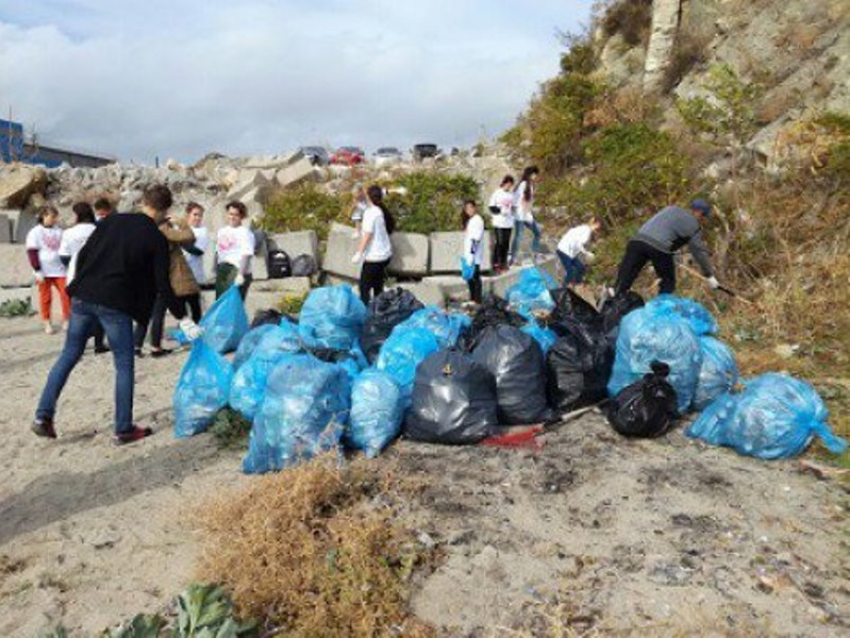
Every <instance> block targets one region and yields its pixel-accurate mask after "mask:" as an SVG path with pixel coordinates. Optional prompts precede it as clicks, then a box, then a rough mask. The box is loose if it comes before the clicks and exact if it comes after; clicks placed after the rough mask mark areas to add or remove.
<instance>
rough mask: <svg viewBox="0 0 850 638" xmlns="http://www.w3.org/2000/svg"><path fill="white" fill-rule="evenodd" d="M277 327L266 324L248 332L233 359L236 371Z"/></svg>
mask: <svg viewBox="0 0 850 638" xmlns="http://www.w3.org/2000/svg"><path fill="white" fill-rule="evenodd" d="M276 327H277V326H275V325H273V324H269V323H265V324H262V325H260V326H257V327H256V328H252V329H251V330H249V331H248V334H246V335H245V336H244V337H242V341H240V342H239V347H238V348H236V354H235V355H234V357H233V368H234V370H238V369H239V368H240V367H241V366H242V364H243V363H245V362H246V361H247V360H248V359H249V358H250V356H251V353H252V352H254V348H256V347H257V344H258V343H260V339H262V338H263V337H264V336H266V334H267V333H268V332H269V331H270V330H274V329H275V328H276Z"/></svg>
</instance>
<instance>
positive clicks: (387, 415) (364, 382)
mask: <svg viewBox="0 0 850 638" xmlns="http://www.w3.org/2000/svg"><path fill="white" fill-rule="evenodd" d="M403 417H404V397H403V396H402V392H401V388H399V386H398V384H397V383H396V382H395V381H394V380H393V378H392V377H391V376H390V375H389V374H388V373H386V372H383V371H381V370H376V369H375V368H370V369H368V370H364V371H363V373H362V374H360V375H359V376H358V377H357V379H355V381H354V385H353V386H352V389H351V417H350V419H349V423H348V428H347V429H346V431H345V435H344V441H345V444H346V445H347V446H348V447H350V448H352V449H355V450H363V452H365V454H366V456H367V457H369V458H374V457H376V456H378V455H379V454H380V453H381V451H382V450H383V449H384V448H385V447H387V446H388V445H389V444H390V443H392V442H393V440H394V439H395V438H396V437H397V436H398V435H399V433H400V432H401V422H402V419H403Z"/></svg>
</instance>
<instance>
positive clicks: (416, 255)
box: [389, 232, 431, 276]
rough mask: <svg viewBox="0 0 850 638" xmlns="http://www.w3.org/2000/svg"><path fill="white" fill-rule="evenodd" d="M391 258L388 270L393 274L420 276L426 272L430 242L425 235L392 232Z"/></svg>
mask: <svg viewBox="0 0 850 638" xmlns="http://www.w3.org/2000/svg"><path fill="white" fill-rule="evenodd" d="M390 240H391V241H392V245H393V258H392V260H391V261H390V266H389V272H390V274H393V275H404V276H422V275H427V274H428V261H429V254H430V248H431V246H430V242H429V241H428V236H427V235H419V234H417V233H398V232H397V233H393V234H392V236H391V237H390Z"/></svg>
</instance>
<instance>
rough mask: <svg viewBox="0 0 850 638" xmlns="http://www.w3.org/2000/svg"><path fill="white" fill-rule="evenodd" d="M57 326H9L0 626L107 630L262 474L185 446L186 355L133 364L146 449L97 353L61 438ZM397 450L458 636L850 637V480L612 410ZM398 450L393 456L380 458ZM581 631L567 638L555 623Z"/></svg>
mask: <svg viewBox="0 0 850 638" xmlns="http://www.w3.org/2000/svg"><path fill="white" fill-rule="evenodd" d="M61 343H62V337H61V335H58V336H53V337H46V336H45V335H43V334H41V332H40V329H39V326H38V324H37V323H35V322H34V321H33V320H32V319H29V320H27V319H12V320H8V319H3V320H0V361H2V365H0V380H2V382H3V388H4V392H3V393H2V397H0V432H2V434H3V445H2V446H0V636H4V637H5V636H27V637H31V636H35V635H37V634H38V633H39V632H40V631H42V630H44V629H46V628H49V627H52V626H55V625H56V624H57V623H59V622H61V623H63V624H64V625H65V627H66V628H68V629H69V630H70V633H71V635H72V636H77V635H79V636H90V635H95V634H96V633H97V632H99V631H100V630H102V629H103V628H105V627H106V626H108V625H110V624H111V623H115V622H117V621H119V620H121V619H124V618H128V617H131V616H132V615H134V614H135V613H137V612H139V611H153V610H157V609H160V608H162V607H163V606H164V605H165V604H166V603H167V601H168V599H169V598H170V597H171V596H173V595H174V594H175V593H177V592H179V591H180V590H181V589H182V587H183V586H184V585H185V584H186V583H187V582H189V581H190V580H191V579H192V571H193V559H194V556H195V552H196V544H195V539H194V536H193V533H192V531H191V525H190V523H189V521H188V520H187V516H186V515H187V513H188V512H189V511H190V510H191V508H193V507H194V505H195V504H197V503H198V502H199V501H200V500H201V499H203V497H204V496H205V495H208V494H212V493H214V492H216V491H218V490H220V489H222V488H226V487H229V486H234V485H240V484H244V483H246V482H247V481H248V480H250V479H249V478H247V477H244V476H243V475H241V474H240V473H239V456H240V455H239V453H236V452H229V451H225V452H222V451H219V450H218V449H217V448H216V446H215V445H214V444H213V442H212V441H211V439H210V437H209V436H208V435H202V436H199V437H195V438H194V439H191V440H187V441H177V440H175V439H174V438H173V436H172V434H171V432H170V425H171V417H170V404H171V392H172V389H173V387H174V384H175V382H176V379H177V376H178V373H179V369H180V366H181V365H182V362H183V360H184V359H185V355H184V354H177V355H172V356H171V357H168V358H165V359H160V360H153V359H150V358H145V359H143V360H141V361H140V362H139V363H138V366H137V382H138V385H137V395H136V415H137V421H139V422H140V423H143V424H147V425H153V426H154V427H155V428H158V429H159V432H158V433H157V434H156V436H154V437H152V438H151V439H148V440H146V441H144V442H142V443H139V444H136V445H132V446H127V447H123V448H116V447H114V446H113V445H112V440H111V427H110V423H111V413H112V362H111V359H110V358H109V356H108V355H106V356H102V355H101V356H94V355H92V354H90V353H89V354H87V355H86V356H85V357H84V360H83V361H82V362H81V364H80V365H79V366H78V368H77V370H75V373H74V375H73V376H72V377H71V380H70V382H69V384H68V387H67V388H66V391H65V393H64V395H63V400H62V402H61V404H60V412H59V414H58V418H57V425H58V429H59V431H60V438H59V439H58V440H57V441H55V442H52V441H45V440H42V439H38V438H36V437H35V436H34V435H32V434H31V433H30V432H29V430H28V425H29V421H30V418H31V416H32V411H33V409H34V406H35V402H36V400H37V397H38V393H39V391H40V389H41V385H42V383H43V382H44V379H45V378H46V375H47V372H48V370H49V367H50V365H51V364H52V362H53V360H54V358H55V356H56V354H57V353H58V350H59V349H60V347H61ZM385 458H386V459H389V460H390V461H392V462H397V463H398V467H399V469H400V471H402V472H404V473H406V474H409V475H411V476H414V477H418V478H420V479H421V482H422V484H423V486H424V487H423V488H422V489H421V490H420V491H418V492H416V493H415V494H414V495H413V496H411V498H410V501H409V502H408V503H407V505H406V506H405V509H406V522H407V524H409V525H410V526H411V527H412V528H413V529H414V530H416V533H417V535H418V536H419V538H420V542H422V543H425V544H435V545H436V546H437V547H438V549H439V551H440V553H441V554H442V555H443V556H444V560H443V562H442V563H441V564H440V566H439V567H438V568H437V569H436V571H435V572H433V573H432V574H427V575H422V576H421V577H420V578H419V581H418V583H417V592H416V594H415V596H414V610H415V611H416V613H417V614H418V615H419V616H420V617H422V618H423V619H424V620H426V621H429V622H431V623H433V624H434V625H435V626H437V627H438V628H440V629H441V633H442V634H444V635H450V636H488V635H534V636H537V635H547V629H548V628H549V627H551V626H553V625H554V626H556V627H558V628H560V629H561V630H564V631H566V630H567V629H572V630H574V631H575V632H577V633H578V634H581V633H584V632H598V633H600V634H603V635H607V634H620V635H625V634H630V633H631V634H641V635H671V634H672V635H688V634H694V635H706V634H715V635H760V634H761V635H775V634H778V635H793V636H835V635H842V634H843V635H846V634H847V631H848V629H849V628H850V589H848V587H850V586H848V579H847V576H848V574H849V573H850V555H849V554H850V553H849V552H848V551H847V549H848V548H847V543H848V535H847V533H848V531H847V513H848V501H850V499H848V494H847V491H846V490H845V489H844V488H843V487H842V486H841V484H837V483H834V482H828V481H819V480H817V479H816V478H814V477H812V476H810V475H804V474H801V473H800V472H799V470H798V466H797V464H796V463H794V462H782V463H770V464H769V463H764V462H760V461H755V460H752V459H746V458H741V457H738V456H736V455H735V454H734V453H732V452H729V451H726V450H716V449H708V448H704V447H702V446H700V445H697V444H694V443H692V442H690V441H688V440H686V439H685V438H684V437H683V436H682V435H681V434H680V433H678V432H674V433H672V434H671V435H669V436H668V437H666V438H664V439H661V440H657V441H637V442H630V441H625V440H623V439H621V438H619V437H618V436H617V435H616V434H614V433H613V432H612V431H611V430H610V429H609V428H608V427H607V426H606V425H605V423H604V421H602V419H601V418H600V417H598V416H593V415H591V416H588V417H585V418H583V419H581V420H579V421H576V422H574V423H571V424H568V425H566V426H564V427H563V428H562V429H560V430H558V431H556V432H553V433H551V434H547V435H546V436H545V437H544V438H543V446H542V448H541V449H539V450H506V449H492V448H482V447H472V448H442V447H435V446H426V445H416V444H412V443H410V442H401V443H400V444H398V445H396V446H395V447H394V448H393V450H392V451H390V452H389V453H388V454H387V456H386V457H385ZM378 462H387V461H378ZM555 635H563V634H555Z"/></svg>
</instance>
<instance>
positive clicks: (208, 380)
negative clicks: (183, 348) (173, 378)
mask: <svg viewBox="0 0 850 638" xmlns="http://www.w3.org/2000/svg"><path fill="white" fill-rule="evenodd" d="M232 380H233V366H232V365H230V361H228V360H227V359H225V358H224V357H222V356H221V355H220V354H218V353H217V352H216V351H215V350H213V349H212V348H210V347H209V346H208V345H207V344H206V343H205V342H204V341H202V340H200V339H198V340H197V341H195V343H194V344H193V345H192V352H191V353H190V354H189V358H188V359H187V360H186V363H185V365H184V366H183V370H182V371H181V372H180V378H179V379H178V380H177V387H176V388H175V389H174V398H173V405H174V435H175V436H177V437H178V438H183V437H187V436H194V435H195V434H199V433H200V432H203V431H205V430H206V429H207V428H208V427H209V426H210V424H212V422H213V419H215V415H216V413H217V412H218V411H219V410H221V409H222V408H223V407H224V406H226V405H227V398H228V395H229V394H230V384H231V382H232Z"/></svg>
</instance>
